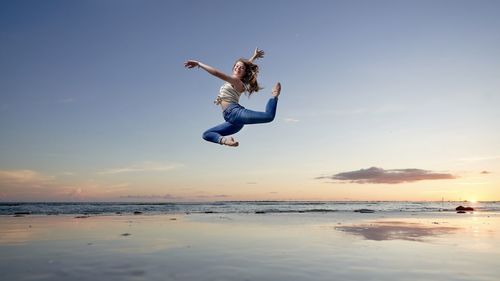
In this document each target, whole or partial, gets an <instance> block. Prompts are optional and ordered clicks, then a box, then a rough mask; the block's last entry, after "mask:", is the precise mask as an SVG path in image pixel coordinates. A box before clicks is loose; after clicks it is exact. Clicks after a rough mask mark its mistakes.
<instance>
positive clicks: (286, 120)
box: [283, 118, 300, 123]
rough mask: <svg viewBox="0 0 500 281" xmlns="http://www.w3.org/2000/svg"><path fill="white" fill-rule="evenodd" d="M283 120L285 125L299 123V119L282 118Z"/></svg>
mask: <svg viewBox="0 0 500 281" xmlns="http://www.w3.org/2000/svg"><path fill="white" fill-rule="evenodd" d="M283 120H284V121H285V122H287V123H297V122H299V121H300V120H299V119H295V118H283Z"/></svg>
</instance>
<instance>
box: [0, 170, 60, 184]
mask: <svg viewBox="0 0 500 281" xmlns="http://www.w3.org/2000/svg"><path fill="white" fill-rule="evenodd" d="M53 179H54V177H49V176H45V175H43V174H41V173H38V172H36V171H33V170H0V186H12V185H14V186H18V185H20V186H21V185H25V186H31V187H39V186H43V185H45V184H47V183H50V182H51V181H52V180H53Z"/></svg>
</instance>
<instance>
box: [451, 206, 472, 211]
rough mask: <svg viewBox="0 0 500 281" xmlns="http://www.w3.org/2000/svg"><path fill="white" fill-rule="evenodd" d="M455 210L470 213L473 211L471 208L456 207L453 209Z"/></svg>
mask: <svg viewBox="0 0 500 281" xmlns="http://www.w3.org/2000/svg"><path fill="white" fill-rule="evenodd" d="M455 210H457V211H469V212H472V211H474V208H472V207H464V206H458V207H457V208H455Z"/></svg>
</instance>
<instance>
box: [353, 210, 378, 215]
mask: <svg viewBox="0 0 500 281" xmlns="http://www.w3.org/2000/svg"><path fill="white" fill-rule="evenodd" d="M354 212H356V213H364V214H369V213H375V210H371V209H358V210H354Z"/></svg>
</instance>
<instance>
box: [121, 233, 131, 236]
mask: <svg viewBox="0 0 500 281" xmlns="http://www.w3.org/2000/svg"><path fill="white" fill-rule="evenodd" d="M130 235H132V234H130V233H122V236H130Z"/></svg>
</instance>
